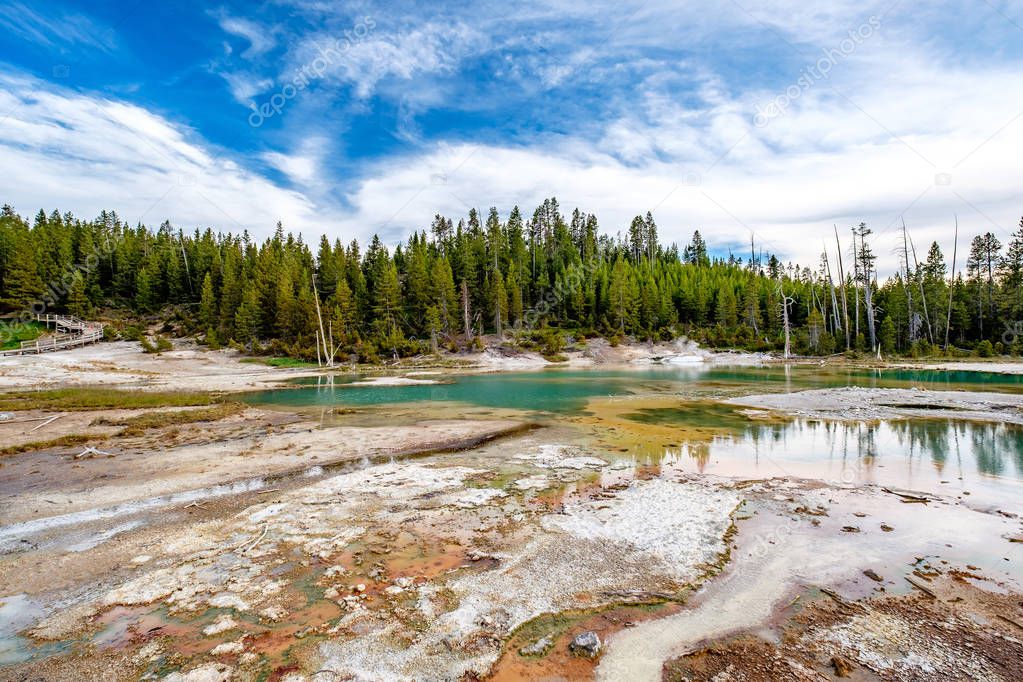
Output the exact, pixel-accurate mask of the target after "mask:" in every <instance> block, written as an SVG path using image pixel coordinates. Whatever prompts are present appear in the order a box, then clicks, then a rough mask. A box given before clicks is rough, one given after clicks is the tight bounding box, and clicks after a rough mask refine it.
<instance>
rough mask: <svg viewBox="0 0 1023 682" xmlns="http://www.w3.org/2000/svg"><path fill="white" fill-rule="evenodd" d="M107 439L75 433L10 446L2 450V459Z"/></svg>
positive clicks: (96, 435)
mask: <svg viewBox="0 0 1023 682" xmlns="http://www.w3.org/2000/svg"><path fill="white" fill-rule="evenodd" d="M106 439H107V437H106V436H104V435H102V434H94V435H85V434H80V433H75V434H71V435H69V436H61V437H60V438H51V439H49V440H37V441H32V442H31V443H21V444H20V445H8V446H7V447H5V448H0V457H6V456H8V455H18V454H21V453H22V452H32V451H34V450H48V449H50V448H66V447H71V446H73V445H84V444H85V443H88V442H90V441H97V440H106Z"/></svg>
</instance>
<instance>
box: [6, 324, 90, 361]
mask: <svg viewBox="0 0 1023 682" xmlns="http://www.w3.org/2000/svg"><path fill="white" fill-rule="evenodd" d="M36 321H37V322H42V323H43V324H45V325H46V326H47V327H50V326H51V325H52V326H53V331H54V332H55V333H53V334H49V335H47V336H42V337H39V338H38V339H33V340H32V341H22V342H21V347H20V348H14V349H11V350H5V351H0V355H32V354H35V353H49V352H51V351H55V350H65V349H67V348H77V347H78V346H84V345H87V344H90V343H96V342H97V341H100V340H101V339H102V338H103V325H102V324H100V323H99V322H86V321H85V320H80V319H78V318H77V317H74V316H72V315H36Z"/></svg>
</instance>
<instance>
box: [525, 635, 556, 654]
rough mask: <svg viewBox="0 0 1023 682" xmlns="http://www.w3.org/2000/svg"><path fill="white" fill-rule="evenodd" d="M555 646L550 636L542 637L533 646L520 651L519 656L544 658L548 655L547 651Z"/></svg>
mask: <svg viewBox="0 0 1023 682" xmlns="http://www.w3.org/2000/svg"><path fill="white" fill-rule="evenodd" d="M552 646H554V640H553V639H552V638H551V636H550V635H547V636H546V637H541V638H540V639H538V640H536V641H535V642H533V643H532V644H530V645H528V646H524V647H522V648H521V649H519V655H521V656H543V655H544V654H545V653H547V650H548V649H550V648H551V647H552Z"/></svg>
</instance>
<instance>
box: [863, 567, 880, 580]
mask: <svg viewBox="0 0 1023 682" xmlns="http://www.w3.org/2000/svg"><path fill="white" fill-rule="evenodd" d="M863 575H865V576H867V577H868V578H870V579H871V580H873V581H874V582H878V583H879V582H883V581H884V578H882V577H881V576H879V575H878V574H877V573H875V572H874V571H873V569H870V568H868V569H867V570H865V571H864V572H863Z"/></svg>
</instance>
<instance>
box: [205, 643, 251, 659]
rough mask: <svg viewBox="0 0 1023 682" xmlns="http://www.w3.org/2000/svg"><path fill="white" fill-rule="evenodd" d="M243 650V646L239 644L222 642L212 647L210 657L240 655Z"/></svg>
mask: <svg viewBox="0 0 1023 682" xmlns="http://www.w3.org/2000/svg"><path fill="white" fill-rule="evenodd" d="M244 650H245V645H244V644H242V643H241V642H224V643H223V644H218V645H217V646H215V647H213V651H211V652H210V655H211V656H227V655H236V654H240V653H241V652H243V651H244Z"/></svg>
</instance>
